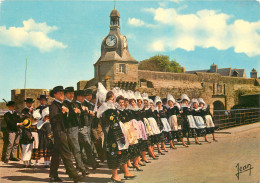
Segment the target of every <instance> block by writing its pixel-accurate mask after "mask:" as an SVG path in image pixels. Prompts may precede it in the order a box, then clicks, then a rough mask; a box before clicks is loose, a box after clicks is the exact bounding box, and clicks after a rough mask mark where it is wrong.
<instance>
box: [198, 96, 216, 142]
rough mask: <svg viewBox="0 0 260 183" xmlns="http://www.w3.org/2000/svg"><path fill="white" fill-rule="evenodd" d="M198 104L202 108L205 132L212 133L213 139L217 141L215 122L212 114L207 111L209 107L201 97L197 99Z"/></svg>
mask: <svg viewBox="0 0 260 183" xmlns="http://www.w3.org/2000/svg"><path fill="white" fill-rule="evenodd" d="M198 102H199V106H200V108H201V110H202V116H203V118H204V120H205V121H206V127H207V134H212V137H213V140H214V141H215V142H217V140H216V137H215V124H214V122H213V118H212V114H211V113H210V111H209V108H208V107H207V104H206V103H205V102H204V100H203V99H202V98H199V99H198Z"/></svg>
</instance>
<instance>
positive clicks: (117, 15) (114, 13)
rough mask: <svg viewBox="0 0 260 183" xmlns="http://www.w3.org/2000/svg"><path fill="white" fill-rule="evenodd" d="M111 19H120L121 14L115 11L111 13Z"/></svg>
mask: <svg viewBox="0 0 260 183" xmlns="http://www.w3.org/2000/svg"><path fill="white" fill-rule="evenodd" d="M110 17H119V18H120V15H119V12H118V11H117V10H116V9H113V10H112V11H111V13H110Z"/></svg>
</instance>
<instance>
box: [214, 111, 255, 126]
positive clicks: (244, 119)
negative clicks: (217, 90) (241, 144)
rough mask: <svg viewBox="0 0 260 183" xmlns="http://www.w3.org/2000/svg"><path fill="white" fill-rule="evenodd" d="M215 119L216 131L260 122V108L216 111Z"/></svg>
mask: <svg viewBox="0 0 260 183" xmlns="http://www.w3.org/2000/svg"><path fill="white" fill-rule="evenodd" d="M213 117H214V123H215V126H216V129H218V130H221V129H225V128H231V127H235V126H241V125H245V124H250V123H255V122H260V108H250V109H231V110H214V115H213Z"/></svg>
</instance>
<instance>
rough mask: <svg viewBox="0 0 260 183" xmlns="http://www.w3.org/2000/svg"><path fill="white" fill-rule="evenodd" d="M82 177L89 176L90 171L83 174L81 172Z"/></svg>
mask: <svg viewBox="0 0 260 183" xmlns="http://www.w3.org/2000/svg"><path fill="white" fill-rule="evenodd" d="M81 175H82V176H83V177H86V175H89V171H87V170H85V171H82V172H81Z"/></svg>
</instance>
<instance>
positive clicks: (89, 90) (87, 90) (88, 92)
mask: <svg viewBox="0 0 260 183" xmlns="http://www.w3.org/2000/svg"><path fill="white" fill-rule="evenodd" d="M92 94H93V91H92V90H91V89H86V90H84V95H92Z"/></svg>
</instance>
